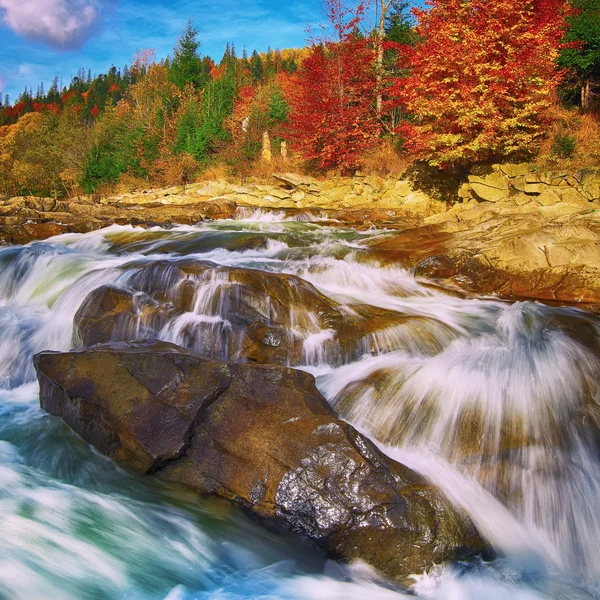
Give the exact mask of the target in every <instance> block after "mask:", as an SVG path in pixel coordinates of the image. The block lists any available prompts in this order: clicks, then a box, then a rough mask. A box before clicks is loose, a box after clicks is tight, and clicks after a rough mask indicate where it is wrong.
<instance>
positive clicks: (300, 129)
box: [288, 0, 380, 169]
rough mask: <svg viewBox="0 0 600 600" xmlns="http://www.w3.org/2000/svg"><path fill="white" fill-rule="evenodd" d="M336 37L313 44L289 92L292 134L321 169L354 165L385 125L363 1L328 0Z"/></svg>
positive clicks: (327, 4)
mask: <svg viewBox="0 0 600 600" xmlns="http://www.w3.org/2000/svg"><path fill="white" fill-rule="evenodd" d="M326 7H327V9H328V16H329V22H330V24H331V25H332V28H333V31H334V32H335V39H333V40H321V41H319V42H315V43H313V44H312V46H311V51H310V55H309V56H308V57H307V58H306V59H305V60H304V61H303V62H302V65H301V67H300V69H299V70H298V72H297V73H296V75H295V77H294V82H295V85H294V86H293V88H292V90H291V91H290V92H289V94H288V98H289V102H290V106H291V115H290V123H291V125H290V134H291V137H292V139H293V141H294V142H295V147H296V148H297V149H298V150H299V151H300V152H301V154H302V155H303V156H304V158H306V159H308V160H313V161H315V162H316V164H317V166H318V167H319V168H321V169H328V168H336V167H339V168H342V169H350V168H353V167H355V166H356V165H357V163H358V159H359V156H360V155H361V153H363V152H364V151H365V150H367V149H369V148H370V147H372V146H373V145H374V144H375V143H376V140H377V138H378V134H379V130H380V126H379V122H378V119H377V114H376V108H375V104H376V88H377V76H376V72H375V62H376V50H375V48H374V47H373V44H372V40H371V39H369V38H366V37H364V36H363V35H361V34H360V32H359V31H358V29H357V27H358V24H359V23H360V21H361V19H362V18H363V15H364V10H365V8H364V5H362V4H360V5H359V6H358V7H357V9H356V10H354V11H350V10H349V9H348V8H347V7H345V6H344V5H343V4H342V2H341V0H326Z"/></svg>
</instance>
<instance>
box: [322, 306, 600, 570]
mask: <svg viewBox="0 0 600 600" xmlns="http://www.w3.org/2000/svg"><path fill="white" fill-rule="evenodd" d="M552 312H553V311H552V309H548V308H546V307H542V306H539V305H531V304H520V303H517V304H514V305H512V306H509V305H507V306H505V307H502V308H501V309H500V310H499V312H498V313H497V316H496V320H495V323H493V328H486V329H483V330H481V331H479V332H478V333H477V334H476V335H472V336H470V337H468V338H467V337H459V338H457V339H455V340H454V341H452V342H450V343H449V344H447V345H446V347H445V349H444V350H443V351H441V352H440V353H438V354H435V355H433V356H426V355H421V354H415V353H409V352H405V351H400V352H392V353H388V354H384V355H381V356H378V357H372V358H367V359H365V360H363V361H361V362H360V363H358V365H357V364H353V365H349V366H346V367H342V368H340V369H338V370H337V371H336V372H335V373H332V374H330V375H328V376H326V377H325V378H324V379H323V381H322V382H321V385H322V388H323V390H324V391H325V393H326V394H327V395H328V397H330V398H333V404H334V406H335V407H336V408H337V409H338V411H340V414H342V415H343V416H344V417H345V418H347V419H349V420H350V421H352V422H354V423H357V424H359V425H360V426H362V427H364V428H365V429H366V430H367V431H369V432H370V434H371V435H374V436H375V437H376V438H377V439H378V440H380V441H381V442H383V443H385V444H386V445H388V446H391V447H396V448H410V449H422V450H423V451H427V452H429V453H433V454H434V455H436V456H440V457H443V458H444V459H446V460H447V461H449V462H450V463H451V464H454V465H456V466H457V467H458V468H459V469H460V471H461V472H463V473H465V474H468V475H470V476H472V477H474V478H476V479H477V480H478V481H479V482H480V483H481V484H482V485H483V486H484V487H485V488H486V489H488V490H489V491H490V492H491V493H492V494H493V495H494V496H495V497H497V498H498V499H500V500H501V501H502V502H503V503H504V504H505V505H506V506H507V507H509V509H510V510H511V511H513V513H514V514H516V515H518V517H519V519H520V520H521V521H522V522H524V523H527V524H528V525H529V526H531V528H532V529H539V530H542V531H544V532H546V533H547V534H548V535H549V536H550V538H551V540H552V542H553V543H554V544H555V545H556V546H557V547H560V548H561V552H562V554H563V556H564V560H565V562H566V563H567V564H569V566H570V567H571V568H574V569H575V568H583V571H584V573H586V574H588V575H593V576H597V575H598V574H600V562H599V561H598V556H599V550H600V546H599V542H598V540H599V539H600V520H599V519H598V518H597V516H596V513H595V509H594V506H597V505H598V503H599V502H600V472H599V471H598V459H597V450H596V448H597V443H598V441H599V439H600V420H599V419H598V410H599V408H600V407H599V406H598V384H597V381H598V378H599V375H600V360H599V359H598V357H597V355H596V354H594V353H592V352H591V351H590V350H591V349H590V348H589V347H586V345H584V344H582V343H581V341H580V340H576V339H573V338H572V337H571V336H570V335H569V333H568V332H567V331H565V330H563V329H561V328H560V320H556V318H555V319H554V320H553V315H552ZM571 318H572V319H573V318H574V319H576V318H577V317H576V316H573V315H571ZM491 324H492V323H490V325H491ZM590 327H591V329H592V331H589V333H590V335H591V336H592V338H591V340H590V342H589V343H597V339H595V336H597V332H596V331H595V326H590V324H589V323H586V318H585V317H584V318H582V323H581V324H580V329H581V330H585V329H588V330H589V329H590ZM567 489H568V490H569V493H568V494H565V490H567Z"/></svg>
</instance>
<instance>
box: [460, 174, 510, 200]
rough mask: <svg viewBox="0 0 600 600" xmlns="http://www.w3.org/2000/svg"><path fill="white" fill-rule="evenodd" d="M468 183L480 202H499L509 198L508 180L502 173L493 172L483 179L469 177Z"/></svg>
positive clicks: (474, 176) (473, 176)
mask: <svg viewBox="0 0 600 600" xmlns="http://www.w3.org/2000/svg"><path fill="white" fill-rule="evenodd" d="M469 183H470V184H471V189H472V190H473V191H474V192H475V194H476V195H477V196H478V197H479V198H481V200H486V201H488V202H499V201H501V200H506V198H508V196H509V186H508V180H507V178H506V176H505V175H504V174H503V173H499V172H494V173H490V174H489V175H486V176H485V177H477V176H476V175H469Z"/></svg>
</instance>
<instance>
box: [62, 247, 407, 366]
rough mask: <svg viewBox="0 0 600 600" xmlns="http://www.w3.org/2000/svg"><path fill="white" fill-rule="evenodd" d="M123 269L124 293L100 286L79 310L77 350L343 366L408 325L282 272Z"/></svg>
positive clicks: (176, 265) (160, 264) (174, 264)
mask: <svg viewBox="0 0 600 600" xmlns="http://www.w3.org/2000/svg"><path fill="white" fill-rule="evenodd" d="M124 270H125V271H126V274H125V275H124V277H122V278H121V279H120V281H119V286H115V285H106V286H101V287H99V288H97V289H95V290H93V291H92V292H90V294H89V295H88V297H87V298H86V299H85V301H84V302H83V303H82V305H81V307H80V308H79V310H78V311H77V313H76V315H75V319H74V338H73V342H74V346H75V347H78V348H81V347H86V346H87V347H89V346H93V345H95V344H100V343H106V342H111V341H128V340H133V339H153V338H160V339H167V340H168V341H171V342H175V343H177V344H179V345H181V346H184V347H186V348H189V349H191V350H194V351H196V352H199V353H201V354H203V355H207V356H211V357H213V358H217V359H220V360H231V361H234V360H235V361H237V360H243V359H249V360H253V361H256V362H261V363H275V364H281V365H289V366H292V365H300V364H306V362H307V361H308V362H311V361H312V362H319V361H320V360H321V358H327V362H329V363H332V364H342V363H343V362H347V361H348V360H350V359H352V360H353V359H357V358H359V357H360V356H362V355H363V354H364V353H365V352H369V351H371V350H373V349H375V348H378V347H381V344H382V340H381V339H380V337H381V336H380V335H379V334H380V332H383V331H384V330H386V329H388V328H390V327H394V326H397V325H399V324H402V323H403V322H405V321H407V320H408V318H404V317H401V316H398V314H397V313H395V312H393V311H386V310H384V309H375V308H373V307H368V306H362V305H353V306H352V310H348V309H347V307H344V306H343V305H340V304H339V303H338V302H336V301H334V300H332V299H330V298H328V297H327V296H325V295H323V294H321V293H320V292H319V291H318V290H317V289H316V288H315V287H314V286H313V285H311V284H310V283H309V282H307V281H304V280H303V279H301V278H299V277H296V276H294V275H287V274H283V273H269V272H266V271H260V270H256V269H243V268H234V267H219V266H217V265H215V264H213V263H209V262H202V261H197V260H192V259H179V260H176V261H169V260H159V261H155V262H152V263H142V264H138V263H130V264H128V265H125V266H124Z"/></svg>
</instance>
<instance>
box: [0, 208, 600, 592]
mask: <svg viewBox="0 0 600 600" xmlns="http://www.w3.org/2000/svg"><path fill="white" fill-rule="evenodd" d="M386 235H390V233H388V232H385V231H367V232H358V231H354V230H349V229H343V228H332V227H328V226H324V225H322V224H319V222H318V221H310V220H308V219H307V218H303V217H295V218H294V219H290V220H286V218H285V216H284V215H283V214H277V213H262V212H260V211H258V212H256V213H253V214H243V213H242V214H240V215H239V218H238V219H236V220H229V221H220V222H212V223H203V224H199V225H197V226H178V227H173V228H171V229H160V228H153V229H149V230H144V229H141V228H134V227H129V226H128V227H121V226H112V227H109V228H107V229H104V230H101V231H97V232H93V233H88V234H67V235H63V236H59V237H56V238H52V239H49V240H46V241H44V242H35V243H31V244H29V245H27V246H10V247H3V248H0V507H1V509H0V598H2V599H6V600H21V599H23V600H37V599H42V598H43V599H49V598H57V599H61V600H75V599H78V600H79V599H102V600H105V599H106V600H108V599H131V600H133V599H135V600H162V599H168V600H192V599H194V600H195V599H199V600H208V599H211V600H217V599H218V600H225V599H226V600H237V599H242V598H264V599H267V598H269V599H271V598H273V599H274V598H282V599H284V598H285V599H290V598H293V599H296V598H297V599H304V598H306V599H308V598H315V599H323V600H325V599H339V600H341V599H352V598H357V599H358V598H361V599H362V598H365V597H369V598H372V600H387V599H390V600H392V599H394V598H402V597H410V596H408V595H407V593H406V592H402V591H400V590H398V589H395V588H394V587H393V586H392V585H390V584H387V583H385V582H382V581H380V580H379V578H378V577H377V575H376V574H375V573H373V572H372V571H371V570H370V569H369V568H368V567H367V566H365V565H360V564H358V565H352V566H346V567H342V566H340V565H337V564H334V563H332V562H331V561H326V560H324V559H322V558H321V557H319V556H316V555H315V553H314V551H312V550H311V549H309V548H306V547H304V546H302V545H301V544H300V543H299V542H297V541H296V540H294V539H291V538H286V537H285V536H283V537H282V536H280V535H276V534H274V533H271V532H268V531H267V530H265V529H263V528H262V527H261V526H260V525H259V524H257V523H255V522H253V521H250V520H248V519H247V518H246V517H245V516H244V515H242V514H241V513H240V512H238V511H237V510H236V509H235V508H232V507H230V506H228V505H226V504H225V503H222V502H218V501H215V500H210V499H207V500H200V499H198V498H197V497H195V496H194V495H193V494H191V493H189V492H186V491H185V490H181V489H178V488H176V487H173V486H168V485H165V484H160V483H157V482H154V481H150V480H146V479H144V478H141V477H138V476H135V475H132V474H130V473H127V472H125V471H123V470H122V469H120V468H119V467H118V466H116V465H115V464H114V463H112V462H111V461H109V460H108V459H106V458H105V457H103V456H100V455H99V454H98V453H96V452H94V451H93V450H92V449H90V448H89V447H88V446H87V445H85V444H84V443H83V442H82V441H81V440H80V439H79V438H78V437H77V436H76V435H75V434H73V433H72V432H71V431H70V430H69V429H68V428H67V427H66V426H65V425H64V424H63V423H61V422H60V421H59V420H58V419H56V418H54V417H50V416H48V415H47V414H45V413H44V412H43V411H41V409H40V408H39V398H38V389H37V383H36V381H35V374H34V371H33V368H32V364H31V359H32V356H33V354H35V353H36V352H39V351H41V350H68V349H69V348H70V347H71V346H72V344H73V319H74V316H75V314H76V312H77V310H78V308H79V307H80V306H81V305H82V303H83V302H84V300H85V298H86V296H87V295H88V294H89V293H90V291H92V290H93V289H95V288H97V287H99V286H101V285H105V284H108V283H110V284H114V285H117V286H122V287H127V286H128V285H129V284H130V282H131V280H132V277H133V275H134V274H135V273H136V270H138V269H139V268H140V266H147V265H148V264H151V263H153V262H156V261H165V260H167V261H170V260H176V259H177V260H179V259H181V258H184V257H185V258H186V259H193V260H199V261H210V262H212V263H215V264H216V265H221V266H230V267H241V268H252V269H260V270H264V271H269V272H277V273H289V274H294V275H298V276H300V277H302V278H303V279H305V280H307V281H309V282H310V283H312V284H313V285H314V286H315V287H316V288H317V289H318V290H319V291H320V292H321V293H323V294H324V295H326V296H328V297H329V298H332V299H334V300H336V301H337V302H340V303H342V304H343V305H344V306H345V307H346V308H347V310H348V311H352V310H353V307H356V306H358V305H361V306H365V305H368V306H371V307H378V308H380V309H385V310H386V311H387V313H388V314H389V312H390V311H392V312H394V313H396V314H397V315H398V319H397V322H395V323H392V324H390V325H389V326H386V327H385V328H382V329H380V330H378V331H376V332H375V333H373V334H372V335H370V337H369V338H368V343H365V344H363V345H359V346H358V347H356V348H355V349H354V351H353V352H351V353H340V352H336V351H335V348H333V347H332V344H331V338H332V334H331V332H330V331H328V330H326V329H325V330H322V329H320V328H319V327H318V326H317V325H314V326H313V327H312V330H311V327H310V326H309V327H307V326H306V323H305V324H304V327H303V328H302V332H299V333H298V336H299V337H300V338H301V343H302V360H301V364H300V365H299V368H303V369H306V370H308V371H309V372H311V373H313V374H314V375H315V376H316V378H317V385H318V387H319V389H320V390H321V392H322V393H323V394H324V395H325V397H326V398H327V399H328V400H329V401H330V402H331V403H332V404H333V406H334V407H335V408H336V409H337V410H338V412H339V413H340V415H341V416H342V417H343V418H345V419H346V420H348V421H350V422H351V423H352V424H354V425H355V426H356V427H357V428H358V429H360V430H361V431H363V432H364V433H365V434H366V435H368V436H369V437H371V439H373V440H374V441H375V442H376V443H377V444H378V445H379V446H380V448H382V450H384V451H385V452H386V453H387V454H389V455H390V456H392V457H393V458H395V459H396V460H399V461H400V462H402V463H404V464H406V465H407V466H409V467H411V468H412V469H414V470H416V471H418V472H420V473H422V474H423V475H425V476H426V477H428V478H429V479H430V480H432V481H433V482H434V483H435V484H437V485H439V486H440V487H441V488H442V489H443V490H444V492H445V493H446V494H447V495H448V496H449V497H450V499H451V500H452V501H453V502H454V503H456V504H457V505H459V506H461V507H462V508H463V509H464V510H466V511H467V512H468V513H469V514H470V516H471V518H472V519H473V520H474V522H475V523H476V525H477V526H478V527H479V529H480V531H481V532H482V533H483V534H484V536H485V537H487V539H488V540H489V541H490V542H491V543H492V544H493V546H494V547H495V549H496V550H497V552H498V553H499V556H500V558H498V559H496V560H494V561H492V562H489V563H484V562H479V563H470V564H464V565H458V566H454V567H449V566H446V565H440V566H439V567H438V568H436V569H434V570H433V571H431V572H429V573H425V574H415V577H414V580H415V585H414V588H413V590H411V592H412V593H415V594H417V595H418V596H420V597H423V598H432V599H435V600H481V599H483V598H485V599H486V600H496V599H498V600H505V599H506V600H509V599H510V600H542V599H554V600H566V599H588V598H596V597H598V596H600V584H599V582H600V514H599V508H600V468H599V467H600V465H599V458H598V443H599V441H600V434H599V431H600V416H599V415H600V407H599V398H600V396H599V393H600V390H599V383H598V382H599V381H600V327H599V324H600V321H599V320H598V319H597V318H596V317H595V316H593V315H591V314H590V313H587V312H584V311H580V310H577V309H574V308H557V307H548V306H544V305H541V304H537V303H528V302H518V303H509V302H504V301H500V300H498V299H493V298H471V297H467V296H465V295H464V294H462V293H459V292H458V291H455V290H443V289H440V288H437V287H435V286H433V285H431V282H427V281H422V280H416V279H415V278H414V276H413V275H411V273H410V272H408V271H406V270H404V269H402V268H401V267H400V266H398V265H396V264H394V263H389V262H386V261H383V262H382V257H381V256H378V255H375V254H374V253H373V252H371V251H370V249H369V248H368V246H367V244H368V242H369V240H372V239H379V238H381V237H382V236H386ZM155 283H156V285H158V286H160V285H164V286H168V285H169V283H168V282H167V281H165V282H161V281H157V282H155ZM224 285H227V282H225V281H221V280H218V278H217V279H215V278H213V279H211V280H208V281H207V280H203V281H198V282H196V288H195V290H194V293H195V297H196V300H195V303H194V309H193V310H192V311H187V312H186V313H184V314H179V315H178V316H177V317H174V318H173V319H171V320H170V321H168V322H167V323H165V324H162V325H161V326H160V328H159V329H158V330H156V331H154V332H152V331H149V330H148V328H146V329H143V328H138V329H137V330H136V331H135V332H134V334H133V335H134V337H135V336H136V335H139V336H140V337H144V336H145V337H148V336H150V335H151V336H154V337H159V338H160V339H163V340H167V341H172V342H175V343H179V344H185V345H188V346H191V347H194V348H195V349H196V350H199V351H204V352H207V353H211V354H213V355H215V356H219V355H227V356H228V357H229V358H231V353H232V352H234V354H235V342H236V339H235V335H236V334H235V332H234V333H229V334H228V335H229V337H230V338H231V339H230V340H229V342H228V344H227V348H225V345H224V344H220V339H221V338H223V339H225V337H223V336H225V334H224V333H223V332H225V331H227V327H228V325H227V319H226V314H224V312H223V311H224V310H225V308H226V307H225V308H224V307H223V305H222V303H221V304H219V302H217V301H215V298H217V297H218V295H219V293H220V290H221V289H222V287H223V286H224ZM164 292H165V294H166V295H168V293H169V290H168V289H166V288H165V290H164ZM305 317H306V315H304V317H302V315H300V316H298V315H296V317H294V318H291V323H290V326H291V327H292V328H293V327H294V323H295V321H294V319H296V320H298V319H301V318H305ZM207 323H208V324H210V326H211V327H212V328H213V329H211V330H210V331H213V338H210V339H209V340H208V341H206V340H207V338H206V335H205V336H194V331H196V330H195V329H194V327H206V324H207ZM204 331H206V329H204ZM190 332H191V333H190ZM219 336H220V337H219ZM232 336H233V337H232ZM217 338H218V339H217ZM211 340H212V341H211ZM219 344H220V345H219ZM232 348H233V349H232ZM221 357H223V356H221Z"/></svg>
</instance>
